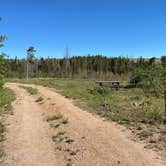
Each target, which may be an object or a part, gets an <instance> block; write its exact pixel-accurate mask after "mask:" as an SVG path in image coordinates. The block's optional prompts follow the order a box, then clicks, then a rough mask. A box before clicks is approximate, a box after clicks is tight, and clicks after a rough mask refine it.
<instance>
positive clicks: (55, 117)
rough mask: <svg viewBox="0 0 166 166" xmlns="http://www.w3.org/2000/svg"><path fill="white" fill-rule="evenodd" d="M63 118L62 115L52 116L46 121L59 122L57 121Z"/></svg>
mask: <svg viewBox="0 0 166 166" xmlns="http://www.w3.org/2000/svg"><path fill="white" fill-rule="evenodd" d="M62 117H63V116H62V115H60V114H59V115H54V116H52V117H49V118H47V121H48V122H49V121H54V120H59V119H61V118H62Z"/></svg>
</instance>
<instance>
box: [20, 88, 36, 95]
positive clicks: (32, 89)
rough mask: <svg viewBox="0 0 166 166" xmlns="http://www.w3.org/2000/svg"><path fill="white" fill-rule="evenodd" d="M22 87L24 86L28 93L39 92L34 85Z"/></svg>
mask: <svg viewBox="0 0 166 166" xmlns="http://www.w3.org/2000/svg"><path fill="white" fill-rule="evenodd" d="M20 87H21V88H24V89H25V90H26V91H27V92H28V93H30V94H31V95H36V94H38V93H39V92H38V90H37V89H35V88H32V87H26V86H20Z"/></svg>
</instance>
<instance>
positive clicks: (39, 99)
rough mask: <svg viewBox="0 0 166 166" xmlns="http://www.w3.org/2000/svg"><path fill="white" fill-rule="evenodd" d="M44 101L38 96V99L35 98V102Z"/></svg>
mask: <svg viewBox="0 0 166 166" xmlns="http://www.w3.org/2000/svg"><path fill="white" fill-rule="evenodd" d="M43 100H44V99H43V98H42V97H41V96H40V97H39V98H37V99H36V100H35V101H36V102H41V101H43Z"/></svg>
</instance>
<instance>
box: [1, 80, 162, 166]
mask: <svg viewBox="0 0 166 166" xmlns="http://www.w3.org/2000/svg"><path fill="white" fill-rule="evenodd" d="M6 86H7V87H9V88H10V89H12V90H14V91H15V92H16V94H17V99H16V101H15V102H14V103H13V109H14V115H11V116H10V117H9V118H8V120H7V122H6V123H7V133H6V141H5V143H4V148H5V152H6V158H5V161H4V164H3V165H5V166H6V165H7V166H70V165H75V166H117V165H118V166H160V165H164V163H162V162H161V161H159V160H156V157H157V156H156V155H155V154H154V153H153V152H152V151H150V150H147V149H145V148H143V145H142V144H140V143H136V142H133V141H131V140H129V139H128V138H127V137H126V135H125V134H124V133H123V132H122V131H121V130H120V128H118V127H117V126H116V125H115V124H114V123H110V122H106V121H103V120H102V119H101V118H99V117H96V116H94V115H92V114H90V113H88V112H85V111H82V110H80V109H79V108H77V107H75V106H74V105H73V104H72V101H70V100H68V99H66V98H65V97H63V96H61V95H60V94H58V93H56V92H55V91H54V90H51V89H49V88H46V87H41V86H36V85H31V87H35V88H37V89H38V90H39V92H40V93H39V94H38V95H35V96H32V95H30V94H28V92H26V91H25V90H24V89H22V88H20V87H19V86H18V84H15V83H7V84H6ZM28 86H30V85H28ZM38 97H42V98H43V99H44V100H42V101H41V102H39V103H37V102H36V101H35V100H36V99H37V98H38ZM59 114H61V115H62V116H63V118H62V117H61V119H60V118H59V119H58V118H57V120H52V121H51V120H50V121H48V120H47V119H48V117H52V116H53V115H59ZM66 118H67V119H66ZM64 119H65V120H64Z"/></svg>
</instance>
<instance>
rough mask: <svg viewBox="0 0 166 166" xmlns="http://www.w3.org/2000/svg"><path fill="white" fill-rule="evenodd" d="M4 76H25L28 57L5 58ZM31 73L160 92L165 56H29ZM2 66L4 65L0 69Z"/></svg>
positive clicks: (35, 75)
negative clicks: (126, 84) (117, 82)
mask: <svg viewBox="0 0 166 166" xmlns="http://www.w3.org/2000/svg"><path fill="white" fill-rule="evenodd" d="M4 63H5V65H4V66H5V68H4V69H3V70H4V71H5V72H4V75H5V77H8V78H25V77H26V72H27V60H26V59H17V57H16V58H15V59H5V62H4ZM28 63H29V69H28V70H29V75H30V77H62V78H71V79H74V78H79V79H95V80H96V79H97V80H112V79H114V80H115V79H117V80H121V81H128V82H130V83H132V84H134V85H137V86H138V87H142V88H143V89H144V90H145V91H149V92H150V93H153V94H155V95H158V94H160V93H161V92H162V90H163V85H164V83H165V80H166V56H162V57H161V58H154V57H153V58H149V59H147V58H146V59H145V58H142V57H140V58H137V59H131V58H128V57H111V58H108V57H106V56H101V55H96V56H90V55H89V56H74V57H71V58H66V57H65V58H62V59H56V58H40V59H35V58H34V57H33V58H31V59H30V60H28ZM1 70H2V69H1Z"/></svg>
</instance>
